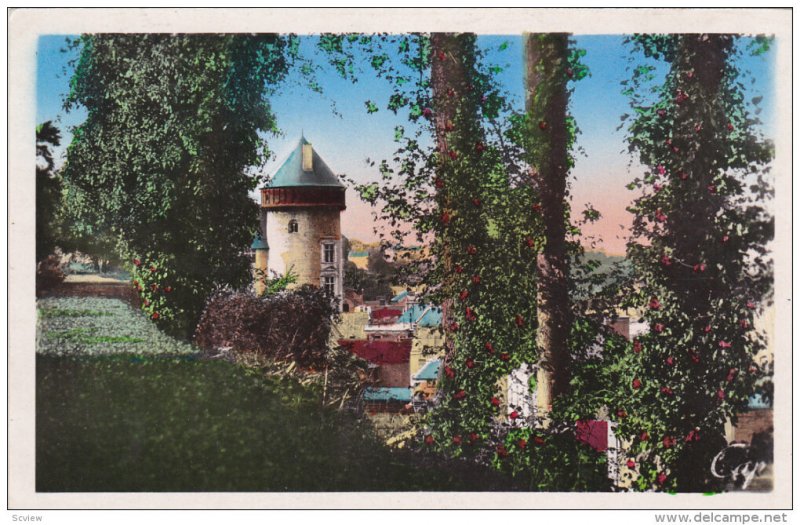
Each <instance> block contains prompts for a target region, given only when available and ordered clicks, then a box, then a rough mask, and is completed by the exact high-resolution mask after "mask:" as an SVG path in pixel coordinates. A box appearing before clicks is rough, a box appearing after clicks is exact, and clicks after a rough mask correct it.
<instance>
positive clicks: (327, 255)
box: [322, 244, 335, 263]
mask: <svg viewBox="0 0 800 525" xmlns="http://www.w3.org/2000/svg"><path fill="white" fill-rule="evenodd" d="M322 246H323V251H322V262H326V263H332V262H334V261H335V257H334V252H333V249H334V246H333V244H323V245H322Z"/></svg>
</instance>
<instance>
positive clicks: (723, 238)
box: [720, 235, 731, 244]
mask: <svg viewBox="0 0 800 525" xmlns="http://www.w3.org/2000/svg"><path fill="white" fill-rule="evenodd" d="M720 240H721V241H722V244H725V243H726V242H728V241H729V240H731V238H730V236H729V235H723V236H722V239H720Z"/></svg>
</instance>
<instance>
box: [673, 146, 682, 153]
mask: <svg viewBox="0 0 800 525" xmlns="http://www.w3.org/2000/svg"><path fill="white" fill-rule="evenodd" d="M680 150H681V149H680V148H679V147H678V146H672V153H678V152H679V151H680Z"/></svg>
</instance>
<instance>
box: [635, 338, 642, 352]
mask: <svg viewBox="0 0 800 525" xmlns="http://www.w3.org/2000/svg"><path fill="white" fill-rule="evenodd" d="M641 351H642V342H641V341H639V340H638V339H634V340H633V353H634V354H638V353H639V352H641Z"/></svg>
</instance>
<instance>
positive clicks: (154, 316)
mask: <svg viewBox="0 0 800 525" xmlns="http://www.w3.org/2000/svg"><path fill="white" fill-rule="evenodd" d="M159 317H161V316H160V315H158V312H153V315H151V316H150V318H151V319H153V320H155V319H158V318H159Z"/></svg>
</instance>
